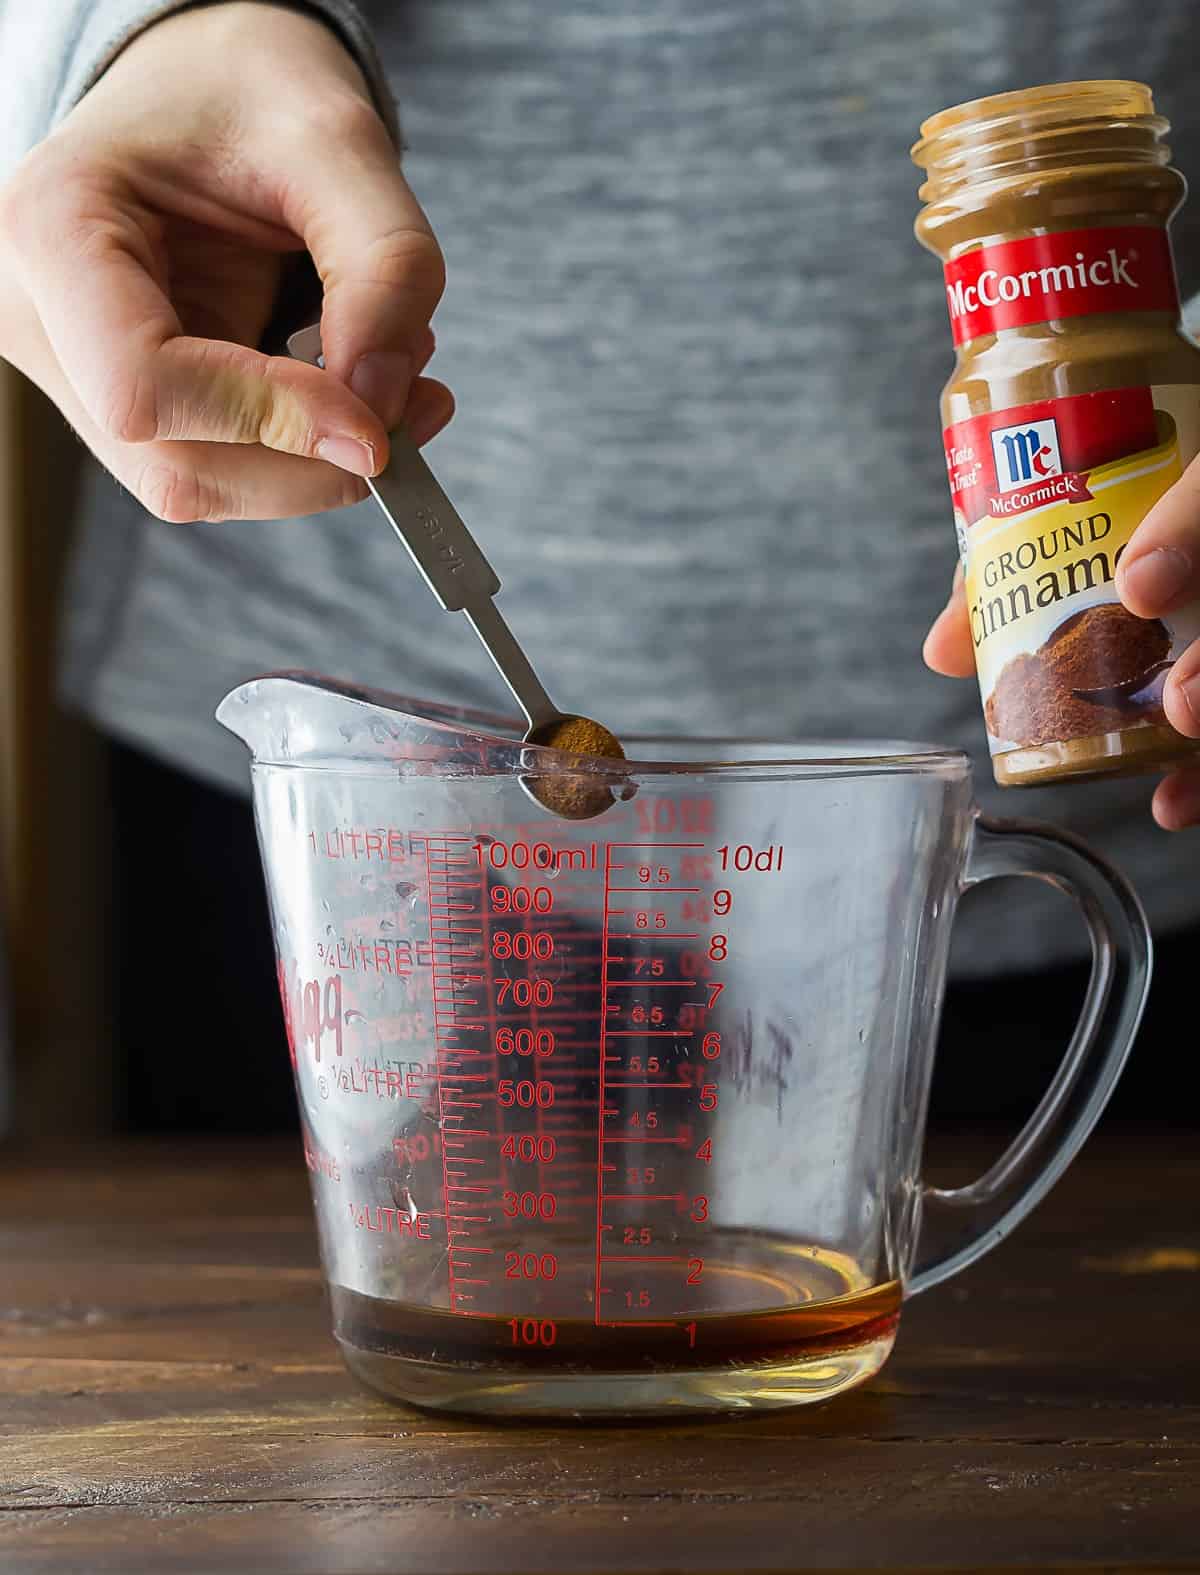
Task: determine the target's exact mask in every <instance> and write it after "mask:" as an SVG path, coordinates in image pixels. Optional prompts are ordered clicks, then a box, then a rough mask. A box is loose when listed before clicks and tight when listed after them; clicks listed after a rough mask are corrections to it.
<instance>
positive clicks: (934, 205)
mask: <svg viewBox="0 0 1200 1575" xmlns="http://www.w3.org/2000/svg"><path fill="white" fill-rule="evenodd" d="M1167 130H1168V126H1167V122H1166V121H1165V120H1163V119H1162V117H1161V116H1159V115H1156V114H1155V113H1154V103H1153V99H1152V97H1151V94H1150V90H1149V88H1146V87H1143V86H1142V85H1141V84H1140V83H1136V82H1069V83H1059V84H1057V85H1055V86H1051V87H1041V88H1032V89H1030V90H1029V91H1027V92H1020V93H1003V94H1000V95H998V96H996V97H994V98H985V99H978V100H976V101H975V102H974V103H971V104H964V105H961V106H959V107H958V108H956V109H948V110H945V111H944V112H943V113H942V114H940V115H935V116H934V117H933V118H932V119H931V120H927V121H926V122H925V124H924V125H923V126H922V127H921V140H920V142H918V143H917V145H916V147H915V148H914V149H913V158H914V159H915V161H916V162H917V164H919V165H920V166H921V167H922V168H923V169H924V170H925V172H926V180H925V184H924V185H923V186H922V187H921V197H922V200H923V201H924V203H925V208H924V210H923V212H922V213H921V216H920V218H919V219H918V220H917V225H916V231H917V237H918V239H919V240H920V241H921V243H922V244H923V245H924V246H926V247H928V248H929V250H930V251H933V252H936V253H937V254H938V256H940V257H941V258H942V259H943V262H944V264H945V279H946V299H947V303H948V305H949V309H950V326H951V330H952V333H953V336H954V343H955V346H956V347H957V360H956V364H955V368H954V372H953V375H952V376H951V378H950V381H949V382H948V383H947V384H946V387H945V389H944V391H943V394H942V406H941V408H942V425H943V427H944V429H945V432H944V435H945V443H946V466H947V469H948V471H949V476H950V493H951V498H952V501H953V506H954V521H955V526H956V528H957V532H958V542H959V551H960V554H961V556H962V562H963V568H964V571H965V575H966V594H967V606H968V609H969V615H970V623H971V636H972V640H973V642H974V646H975V660H976V665H977V667H978V671H979V684H980V690H981V692H982V696H983V709H984V717H985V720H986V723H987V732H988V741H989V744H990V747H991V751H992V756H993V766H994V769H995V774H996V780H997V781H998V782H1000V783H1001V784H1004V785H1017V784H1024V783H1032V782H1044V781H1049V780H1052V779H1054V778H1060V777H1078V776H1092V775H1098V774H1101V773H1108V772H1124V771H1131V770H1143V769H1149V768H1152V767H1154V766H1159V765H1163V764H1166V763H1168V762H1170V761H1172V760H1175V759H1177V758H1178V757H1180V756H1182V755H1187V754H1194V752H1195V750H1196V745H1195V744H1192V743H1189V742H1188V741H1187V740H1185V739H1183V738H1181V737H1180V736H1179V735H1178V734H1177V733H1175V732H1174V731H1173V729H1172V728H1171V727H1170V726H1169V724H1168V723H1167V721H1166V718H1165V716H1164V714H1163V710H1162V690H1163V684H1164V682H1165V675H1166V670H1167V668H1168V667H1169V666H1170V663H1171V661H1172V659H1173V658H1174V657H1176V656H1178V655H1179V654H1180V653H1181V652H1182V651H1183V650H1184V649H1185V647H1186V646H1187V645H1189V644H1190V643H1191V641H1192V640H1193V639H1194V638H1195V637H1196V636H1197V635H1200V614H1198V610H1197V609H1190V610H1188V611H1186V612H1185V613H1183V614H1181V615H1179V616H1173V617H1171V618H1169V619H1166V620H1164V621H1162V622H1160V621H1158V620H1144V619H1139V618H1135V617H1133V615H1132V614H1130V613H1127V612H1126V611H1125V609H1124V608H1123V607H1122V606H1121V604H1120V601H1119V599H1118V597H1117V593H1116V587H1115V584H1114V579H1115V575H1116V569H1117V564H1118V563H1119V561H1120V557H1121V552H1122V550H1123V548H1124V546H1125V544H1126V542H1128V540H1129V538H1130V536H1131V535H1132V533H1133V531H1134V529H1135V528H1136V527H1137V525H1138V524H1139V522H1140V521H1141V520H1142V518H1143V517H1144V516H1145V514H1146V512H1147V511H1148V510H1149V508H1150V506H1151V505H1152V504H1153V503H1154V502H1155V500H1156V499H1157V498H1159V497H1160V496H1161V495H1162V494H1163V493H1164V492H1165V491H1166V490H1167V488H1168V487H1169V486H1170V485H1171V484H1172V482H1174V481H1176V480H1178V478H1179V476H1180V475H1181V474H1182V472H1183V470H1184V468H1185V466H1186V465H1187V464H1188V461H1189V460H1190V459H1192V457H1193V456H1194V455H1195V454H1196V452H1197V450H1198V449H1200V349H1198V348H1197V347H1196V346H1195V345H1194V344H1192V342H1191V341H1190V340H1189V339H1188V338H1186V337H1185V335H1184V333H1183V330H1182V327H1181V325H1180V322H1179V296H1178V290H1177V287H1176V283H1175V273H1174V268H1173V266H1172V261H1171V249H1170V242H1169V240H1168V238H1167V223H1168V221H1169V220H1170V218H1171V216H1172V214H1174V212H1175V211H1176V209H1177V208H1178V207H1179V205H1180V203H1181V202H1182V201H1183V197H1184V193H1185V190H1186V188H1185V185H1184V180H1183V176H1182V175H1180V174H1179V172H1178V171H1177V170H1174V169H1171V168H1170V167H1169V166H1168V163H1167V160H1168V159H1169V157H1170V153H1169V150H1168V148H1167V147H1166V144H1165V143H1164V141H1163V138H1164V136H1165V134H1166V132H1167Z"/></svg>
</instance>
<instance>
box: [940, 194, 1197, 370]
mask: <svg viewBox="0 0 1200 1575" xmlns="http://www.w3.org/2000/svg"><path fill="white" fill-rule="evenodd" d="M945 274H946V302H947V305H948V306H949V308H950V327H951V331H952V332H953V334H954V343H955V344H956V345H960V344H964V343H965V342H966V341H967V340H968V339H975V338H977V337H978V336H979V335H980V334H994V333H996V332H998V331H999V330H1000V329H1002V328H1023V327H1025V326H1027V325H1028V324H1030V323H1049V322H1057V321H1060V320H1061V319H1062V318H1064V317H1087V316H1090V315H1091V314H1093V313H1095V312H1172V313H1178V311H1179V288H1178V285H1177V284H1176V281H1175V266H1174V263H1173V262H1172V259H1171V242H1170V240H1169V238H1168V236H1167V232H1166V230H1165V229H1160V228H1159V227H1158V226H1157V225H1143V224H1126V225H1119V226H1114V227H1111V228H1107V229H1100V230H1060V231H1058V232H1056V233H1055V234H1053V235H1033V236H1030V237H1028V238H1027V239H1025V240H1021V241H1004V242H1002V243H1001V244H1000V245H998V246H979V247H976V248H975V249H974V250H973V251H968V252H963V253H962V255H961V256H959V257H956V258H954V260H953V261H952V262H948V263H947V264H946V268H945Z"/></svg>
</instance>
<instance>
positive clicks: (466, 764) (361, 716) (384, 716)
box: [216, 672, 524, 775]
mask: <svg viewBox="0 0 1200 1575" xmlns="http://www.w3.org/2000/svg"><path fill="white" fill-rule="evenodd" d="M216 716H217V721H218V722H220V723H221V725H222V726H223V727H226V728H228V729H229V731H230V732H231V733H233V734H234V735H235V736H236V737H238V738H240V739H241V741H242V743H244V744H245V745H246V747H247V748H248V749H249V751H250V753H251V755H252V756H253V759H254V762H255V764H257V765H271V766H305V767H313V768H319V769H324V770H340V769H343V768H348V767H350V766H351V765H353V767H354V769H355V770H365V771H367V773H368V774H370V775H380V774H383V775H394V774H395V772H396V771H397V770H405V771H409V770H415V771H429V770H436V769H438V768H443V769H445V770H447V771H455V772H462V771H467V772H471V773H472V774H474V773H476V772H479V771H481V770H485V769H491V770H507V769H508V768H509V767H510V766H511V767H513V768H514V769H515V767H516V766H517V765H519V763H520V759H521V755H520V740H521V737H522V735H523V733H524V724H523V723H521V722H518V721H515V720H513V719H511V718H504V717H497V716H492V715H489V714H487V713H485V712H475V711H466V710H462V709H460V708H458V707H451V706H440V705H435V704H433V703H431V702H428V701H421V700H410V699H408V698H407V697H405V696H403V695H396V694H390V693H387V692H385V691H383V690H377V689H366V688H363V687H362V686H361V685H358V684H350V683H344V682H342V681H341V680H340V679H334V678H324V677H321V676H319V675H318V674H315V673H305V672H280V673H268V674H266V675H265V676H263V677H261V678H254V679H251V680H250V682H248V683H244V684H239V686H238V687H237V688H236V689H233V690H231V691H230V693H229V694H227V695H226V696H225V698H224V700H222V701H221V703H220V705H219V706H218V707H217V712H216Z"/></svg>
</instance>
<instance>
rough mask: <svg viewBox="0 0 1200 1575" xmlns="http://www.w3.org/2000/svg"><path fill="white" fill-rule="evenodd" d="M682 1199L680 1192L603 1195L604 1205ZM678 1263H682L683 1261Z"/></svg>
mask: <svg viewBox="0 0 1200 1575" xmlns="http://www.w3.org/2000/svg"><path fill="white" fill-rule="evenodd" d="M611 1168H612V1169H615V1168H616V1167H615V1166H613V1167H611ZM683 1199H684V1194H683V1193H682V1192H606V1193H605V1195H604V1201H605V1203H682V1202H683ZM608 1228H609V1229H610V1230H611V1229H612V1227H611V1226H609V1227H608ZM664 1261H665V1260H664ZM679 1261H680V1262H681V1263H682V1262H683V1259H682V1258H681V1259H680V1260H679Z"/></svg>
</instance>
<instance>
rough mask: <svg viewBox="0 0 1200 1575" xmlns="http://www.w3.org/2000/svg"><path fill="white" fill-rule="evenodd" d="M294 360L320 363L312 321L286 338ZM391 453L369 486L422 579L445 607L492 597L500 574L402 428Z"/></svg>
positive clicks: (316, 329)
mask: <svg viewBox="0 0 1200 1575" xmlns="http://www.w3.org/2000/svg"><path fill="white" fill-rule="evenodd" d="M287 345H288V352H289V354H291V355H292V356H294V357H295V358H296V360H298V361H307V362H308V363H309V365H310V366H321V365H322V359H321V326H320V324H319V323H314V324H313V325H312V326H311V327H309V328H302V329H300V331H299V332H298V333H294V334H292V335H291V337H290V338H289V339H288V342H287ZM388 442H389V445H390V448H391V454H390V457H389V459H388V462H387V465H386V466H385V467H384V469H383V470H382V471H381V472H380V474H379V475H378V476H373V477H371V478H370V479H369V480H368V482H367V485H368V486H369V487H370V489H371V492H372V495H373V496H374V498H375V501H376V503H378V504H379V507H380V508H381V509H382V510H383V512H384V514H385V515H386V516H387V519H388V523H389V524H390V525H391V527H392V529H393V530H394V531H395V532H396V535H397V536H399V538H400V540H401V541H402V542H403V543H404V545H405V546H406V547H407V548H408V551H409V553H410V554H411V556H412V560H413V562H414V563H415V564H416V566H417V568H418V569H419V570H420V571H421V576H422V578H423V579H424V581H425V583H426V585H428V587H429V589H430V590H431V591H432V592H433V594H434V595H435V596H436V597H437V599H438V601H439V602H440V603H441V604H442V607H443V609H444V610H445V611H446V612H462V611H464V609H466V608H467V607H472V606H475V605H477V604H478V603H479V602H480V601H481V600H485V599H490V598H491V597H493V596H494V595H495V594H496V592H497V591H498V590H499V589H500V577H499V575H498V574H497V573H496V571H495V569H493V568H492V566H491V564H490V563H489V562H488V561H487V559H486V558H485V557H484V555H483V553H482V551H481V550H480V547H479V544H478V542H477V541H476V540H475V538H474V536H472V535H471V532H470V531H469V530H468V529H467V527H466V525H465V524H464V523H463V521H462V519H461V518H460V517H459V514H458V510H457V509H456V508H455V507H454V505H453V503H451V501H450V499H449V498H448V497H447V496H446V494H445V493H444V492H443V491H442V489H441V486H440V484H439V482H438V479H437V477H436V476H435V475H434V474H433V472H432V471H431V470H430V468H429V466H428V465H427V464H426V463H425V461H424V460H423V459H422V457H421V451H420V449H419V448H418V447H417V445H416V444H415V443H414V442H413V440H412V439H411V438H410V437H409V435H408V433H407V432H405V431H404V429H403V428H402V427H401V428H397V430H396V431H395V432H391V433H389V434H388Z"/></svg>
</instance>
